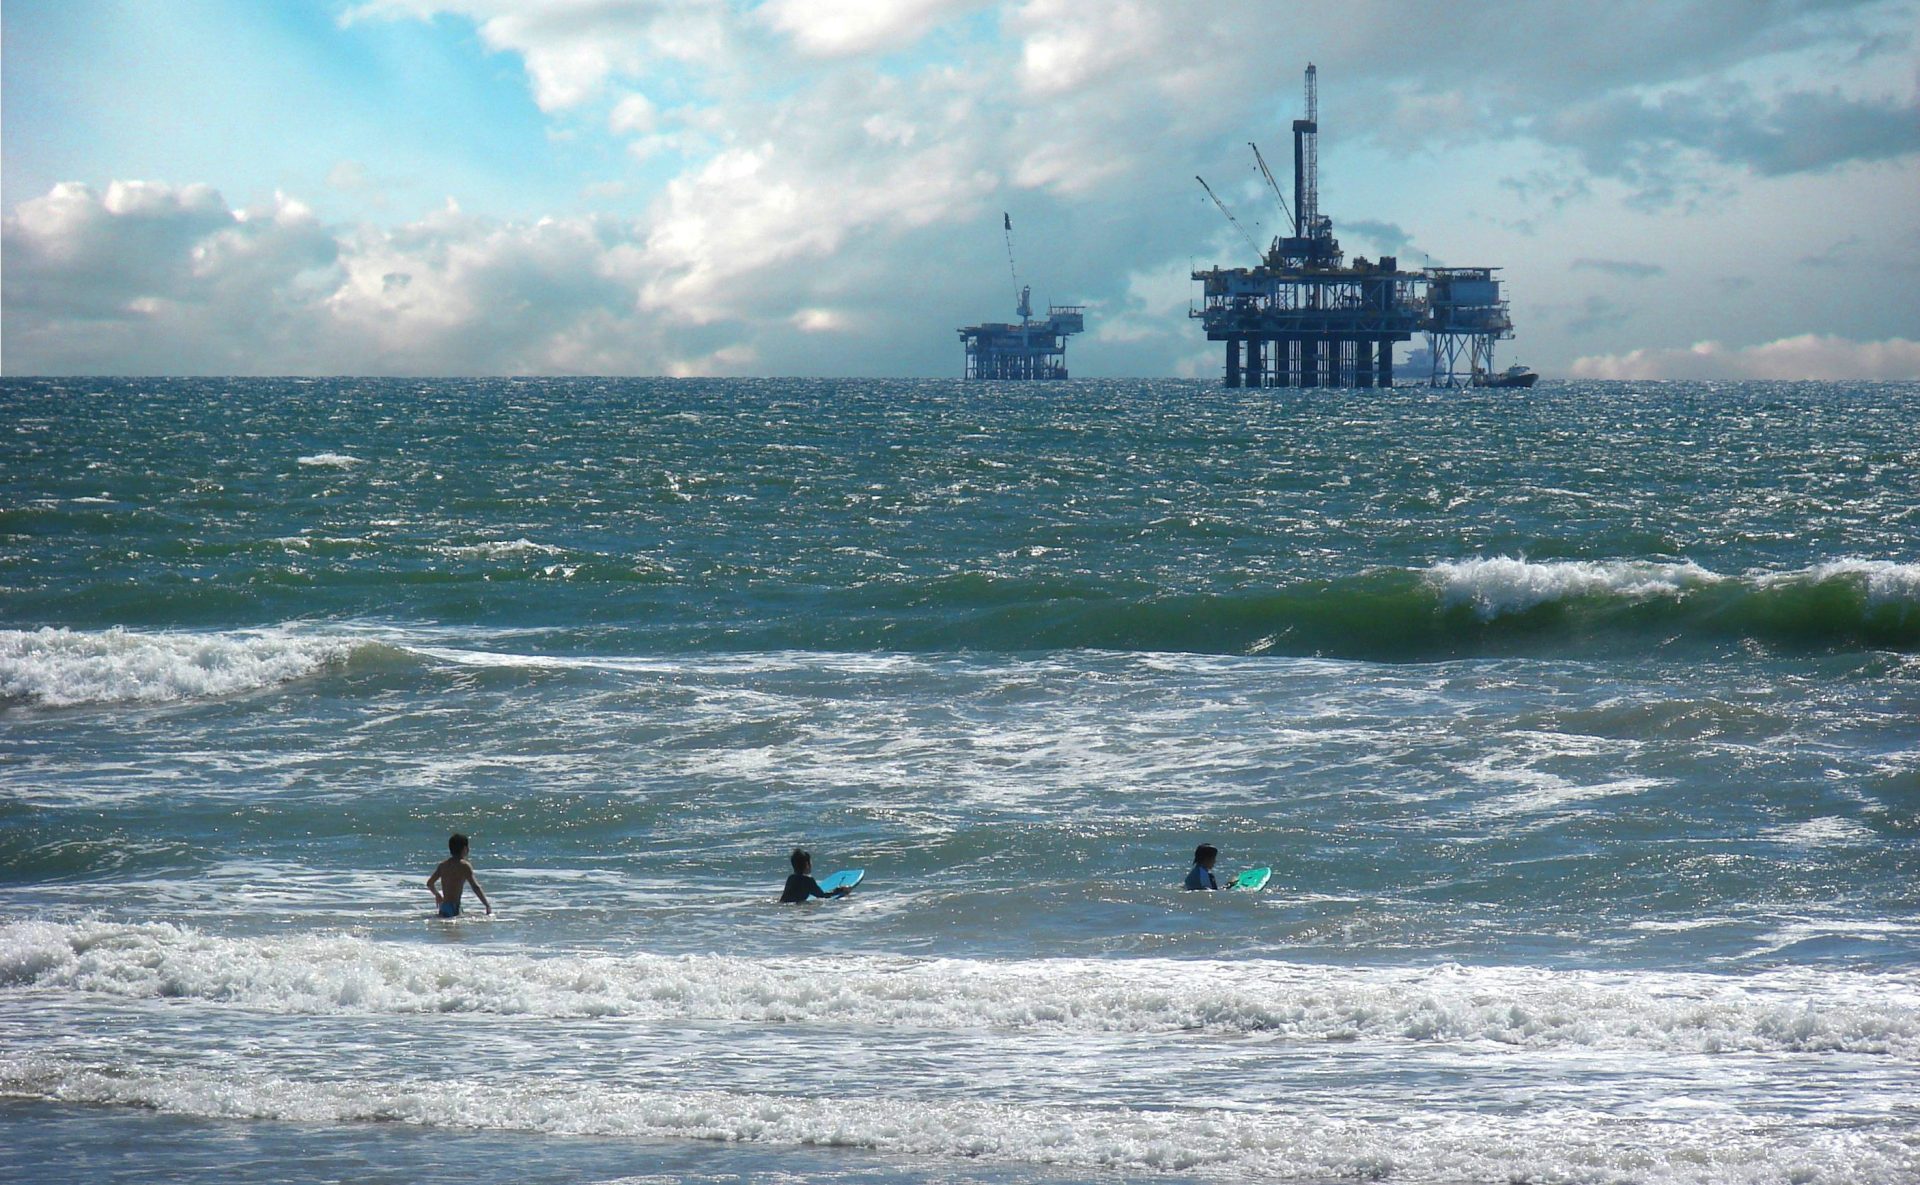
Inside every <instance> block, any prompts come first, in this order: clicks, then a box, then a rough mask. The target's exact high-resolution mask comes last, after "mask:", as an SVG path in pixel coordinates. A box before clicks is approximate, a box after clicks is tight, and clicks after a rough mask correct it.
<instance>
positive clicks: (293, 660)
mask: <svg viewBox="0 0 1920 1185" xmlns="http://www.w3.org/2000/svg"><path fill="white" fill-rule="evenodd" d="M351 649H352V647H351V645H350V644H349V643H348V642H346V641H343V640H340V639H333V638H321V637H312V636H306V635H300V634H295V633H292V632H289V631H286V630H260V631H241V632H230V633H212V634H194V633H172V632H160V633H145V632H136V631H133V630H126V629H120V628H117V627H116V628H114V629H108V630H100V631H84V630H70V629H60V628H43V629H37V630H0V703H6V702H15V703H22V702H24V703H34V704H41V705H44V706H46V707H72V706H75V705H79V704H120V703H163V702H167V701H172V700H190V699H206V698H213V697H217V696H224V695H235V694H240V693H243V692H248V691H256V690H259V689H261V688H264V687H273V686H277V685H279V684H282V683H289V682H292V681H293V680H296V679H301V678H305V677H306V676H308V675H311V674H313V673H315V672H316V671H319V670H321V669H322V668H325V667H327V666H330V665H334V664H337V663H341V662H344V661H345V660H346V659H347V657H348V655H349V653H350V651H351Z"/></svg>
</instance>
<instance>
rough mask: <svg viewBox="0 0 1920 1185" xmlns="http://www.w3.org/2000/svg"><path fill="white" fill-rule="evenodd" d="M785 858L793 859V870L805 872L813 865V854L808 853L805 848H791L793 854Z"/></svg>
mask: <svg viewBox="0 0 1920 1185" xmlns="http://www.w3.org/2000/svg"><path fill="white" fill-rule="evenodd" d="M787 859H789V860H791V861H793V870H794V871H795V872H805V871H806V870H807V869H809V868H811V867H812V866H813V856H812V855H811V854H809V853H808V851H807V849H805V848H795V849H793V855H791V856H789V857H787Z"/></svg>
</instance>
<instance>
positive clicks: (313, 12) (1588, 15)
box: [0, 0, 1920, 379]
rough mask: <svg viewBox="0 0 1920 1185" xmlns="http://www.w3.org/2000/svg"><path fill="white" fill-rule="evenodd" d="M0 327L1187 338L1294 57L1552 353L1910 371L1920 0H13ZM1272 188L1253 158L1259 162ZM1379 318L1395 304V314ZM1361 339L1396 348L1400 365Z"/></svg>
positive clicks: (1230, 248) (144, 339) (867, 342)
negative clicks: (1328, 1)
mask: <svg viewBox="0 0 1920 1185" xmlns="http://www.w3.org/2000/svg"><path fill="white" fill-rule="evenodd" d="M0 22H3V23H4V30H3V31H4V40H0V45H3V46H4V53H5V62H4V86H5V105H4V154H5V159H4V170H0V178H3V181H0V186H3V188H0V204H3V205H4V210H5V226H4V305H3V308H0V311H3V312H4V319H3V329H0V350H3V352H0V369H4V372H5V373H7V374H9V375H24V374H55V373H67V374H71V373H92V374H108V373H111V374H395V375H424V374H436V375H463V374H582V373H584V374H661V375H704V374H717V375H756V374H773V375H860V376H875V375H902V376H958V375H959V374H960V373H961V369H962V356H961V349H960V343H959V342H958V340H957V339H956V337H955V333H954V330H955V329H956V328H957V327H958V326H961V325H966V324H971V323H974V322H978V321H982V320H1005V319H1008V318H1009V317H1011V316H1012V315H1013V309H1014V301H1015V279H1014V276H1013V275H1010V273H1009V264H1008V259H1007V251H1006V244H1005V240H1004V237H1003V229H1002V227H1003V222H1002V215H1003V213H1005V214H1009V215H1010V216H1011V220H1012V225H1013V245H1014V252H1015V260H1014V263H1015V266H1016V268H1017V271H1018V282H1019V283H1022V284H1030V285H1031V286H1032V288H1033V292H1034V300H1035V305H1036V307H1037V308H1040V309H1044V306H1045V304H1046V303H1047V302H1049V301H1052V302H1056V303H1076V304H1085V305H1086V306H1087V332H1086V333H1085V334H1083V335H1081V336H1079V337H1076V338H1074V339H1073V340H1072V343H1071V345H1070V346H1069V349H1068V355H1067V361H1068V364H1069V366H1070V368H1071V369H1072V371H1073V373H1074V374H1075V375H1076V376H1081V377H1099V376H1113V375H1175V376H1195V377H1208V376H1213V375H1216V374H1217V373H1218V371H1219V367H1220V365H1221V357H1220V354H1219V350H1218V348H1217V347H1214V346H1210V345H1209V344H1208V343H1207V342H1206V341H1205V340H1204V335H1203V334H1202V332H1201V331H1200V329H1199V327H1198V325H1197V323H1196V322H1194V321H1192V320H1190V319H1189V318H1188V316H1187V311H1188V307H1189V301H1190V299H1192V297H1193V287H1194V286H1193V285H1192V284H1191V282H1190V280H1189V278H1188V276H1189V273H1190V271H1191V270H1192V269H1193V268H1194V267H1195V266H1200V267H1207V266H1211V265H1213V264H1221V265H1226V266H1235V265H1242V264H1247V263H1251V262H1252V259H1251V252H1250V251H1249V249H1248V247H1247V244H1246V242H1245V240H1244V239H1242V238H1241V236H1240V235H1238V234H1236V233H1235V232H1234V230H1233V228H1232V227H1231V226H1229V225H1228V223H1227V221H1226V220H1225V219H1224V218H1222V217H1221V216H1220V213H1219V212H1218V211H1217V210H1216V209H1215V208H1214V206H1213V205H1212V203H1211V202H1209V201H1208V200H1207V198H1206V196H1205V194H1203V193H1202V192H1201V191H1200V188H1199V186H1197V185H1196V184H1195V183H1194V180H1193V178H1194V175H1195V174H1196V173H1197V174H1200V175H1202V176H1205V177H1206V178H1207V180H1208V182H1209V183H1210V184H1211V185H1213V187H1214V188H1215V189H1216V190H1217V191H1218V192H1219V193H1220V195H1221V197H1222V198H1223V199H1224V200H1225V201H1226V202H1227V203H1228V204H1229V206H1231V207H1232V208H1233V210H1234V212H1235V214H1236V216H1237V217H1238V218H1239V220H1240V221H1241V223H1242V224H1243V225H1245V226H1246V228H1247V230H1248V231H1249V232H1250V233H1251V234H1252V235H1253V237H1254V238H1256V239H1257V240H1259V241H1260V242H1262V243H1264V242H1265V241H1266V240H1267V239H1268V238H1270V237H1271V236H1273V235H1274V234H1277V233H1281V232H1282V231H1283V229H1284V220H1283V217H1282V215H1281V212H1280V210H1279V208H1278V205H1277V203H1276V202H1275V201H1274V200H1273V197H1272V195H1271V193H1270V192H1269V191H1268V190H1267V188H1266V186H1265V183H1264V182H1263V181H1262V180H1261V179H1260V177H1259V175H1258V173H1257V172H1256V171H1255V168H1254V165H1253V158H1252V153H1251V152H1250V151H1249V149H1248V148H1247V142H1248V141H1250V140H1252V141H1257V142H1259V143H1260V145H1261V148H1262V150H1263V151H1264V152H1265V154H1266V156H1267V158H1268V160H1269V161H1270V162H1271V163H1272V164H1273V166H1274V168H1275V170H1276V172H1277V173H1278V174H1279V175H1280V178H1281V183H1282V185H1283V186H1284V185H1288V184H1289V183H1290V176H1289V174H1290V171H1291V161H1292V153H1291V141H1290V134H1289V131H1288V128H1289V125H1290V122H1291V121H1292V120H1293V119H1294V118H1296V117H1298V116H1299V115H1301V114H1302V112H1301V106H1302V98H1301V74H1302V71H1303V69H1304V68H1305V66H1306V64H1307V62H1309V61H1312V62H1314V63H1316V64H1317V66H1318V68H1319V70H1318V74H1319V82H1320V118H1321V129H1322V132H1321V155H1320V168H1321V203H1320V204H1321V210H1322V211H1323V212H1325V213H1327V214H1329V215H1331V216H1332V218H1333V219H1334V228H1335V233H1336V234H1337V235H1338V236H1339V237H1340V239H1341V241H1342V244H1343V246H1344V247H1345V248H1346V250H1347V252H1348V254H1349V255H1350V256H1351V255H1367V256H1369V257H1372V256H1377V255H1380V254H1383V253H1395V254H1397V255H1398V256H1399V258H1400V260H1401V263H1402V265H1403V266H1412V267H1419V266H1421V265H1423V264H1425V263H1429V262H1431V263H1433V264H1436V265H1438V264H1445V265H1449V266H1491V267H1498V268H1501V269H1503V271H1502V272H1501V273H1500V274H1501V276H1502V277H1503V279H1504V280H1505V281H1506V284H1507V289H1508V293H1507V294H1508V296H1509V298H1510V299H1511V301H1512V304H1513V316H1514V321H1515V324H1516V327H1517V330H1518V336H1517V339H1516V340H1515V341H1512V342H1505V343H1502V345H1501V347H1500V354H1499V362H1500V363H1501V364H1502V365H1504V364H1506V363H1508V362H1512V361H1522V362H1526V363H1528V364H1530V365H1532V366H1534V367H1535V368H1537V369H1539V370H1540V371H1541V372H1542V373H1543V374H1545V375H1547V376H1548V377H1583V378H1633V379H1644V378H1689V379H1714V378H1749V377H1752V378H1832V379H1837V378H1893V379H1901V378H1920V312H1916V302H1915V301H1914V299H1913V296H1912V294H1913V292H1914V291H1915V290H1916V289H1917V288H1920V201H1917V200H1916V197H1915V195H1916V194H1920V94H1917V93H1916V86H1917V85H1920V83H1917V81H1916V80H1917V79H1920V52H1917V51H1916V46H1915V42H1914V38H1915V35H1916V30H1920V3H1916V2H1915V0H1891V2H1886V0H1882V2H1873V3H1853V2H1846V0H1777V2H1771V3H1764V4H1760V3H1754V2H1753V0H1699V2H1695V3H1659V2H1652V0H1648V2H1640V3H1631V4H1617V5H1607V6H1603V7H1600V8H1595V7H1594V6H1592V5H1587V4H1572V3H1553V2H1543V3H1514V4H1501V3H1475V4H1470V5H1464V6H1461V5H1439V4H1428V3H1407V4H1396V3H1358V4H1346V5H1321V6H1313V7H1308V6H1295V5H1275V4H1272V3H1270V2H1266V3H1263V2H1258V0H1216V2H1212V3H1208V4H1205V5H1193V4H1188V3H1173V2H1167V3H1153V2H1147V0H1141V2H1133V3H1123V2H1114V3H1091V4H1090V3H1067V2H1065V0H1027V2H1024V3H1007V4H985V3H976V2H971V0H893V2H890V3H889V2H879V0H864V2H863V0H765V2H764V3H758V4H746V5H743V4H741V3H738V2H729V0H543V2H532V0H528V2H512V0H444V2H439V0H365V2H346V0H333V2H323V0H314V2H312V3H305V4H259V3H256V2H254V0H175V2H170V3H167V4H164V5H157V4H151V3H140V2H137V0H98V2H94V3H88V4H85V5H76V4H72V3H69V2H68V0H11V2H9V3H7V4H6V6H5V8H4V10H0ZM1288 196H1289V198H1290V197H1291V193H1289V195H1288ZM1420 344H1421V343H1420V342H1419V341H1417V340H1416V341H1415V342H1413V343H1411V345H1412V346H1413V347H1418V346H1419V345H1420ZM1403 373H1404V372H1403Z"/></svg>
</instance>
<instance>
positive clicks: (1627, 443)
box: [0, 380, 1920, 1182]
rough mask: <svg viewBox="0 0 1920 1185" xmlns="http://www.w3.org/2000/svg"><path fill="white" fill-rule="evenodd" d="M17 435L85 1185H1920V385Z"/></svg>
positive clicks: (144, 386) (742, 409)
mask: <svg viewBox="0 0 1920 1185" xmlns="http://www.w3.org/2000/svg"><path fill="white" fill-rule="evenodd" d="M0 402H3V403H4V406H5V408H6V410H7V412H8V421H9V422H10V424H11V428H10V429H8V430H7V431H6V433H5V434H4V435H0V474H3V478H0V491H4V500H0V705H4V706H0V1095H4V1096H6V1097H7V1098H8V1099H10V1100H11V1101H9V1102H7V1103H5V1104H4V1105H0V1129H4V1131H0V1147H6V1148H8V1149H9V1150H8V1151H6V1152H0V1167H4V1166H5V1164H6V1159H7V1158H11V1159H12V1160H13V1164H14V1168H15V1169H16V1170H24V1171H25V1173H26V1175H25V1176H23V1178H22V1179H28V1178H31V1179H52V1180H58V1179H71V1180H81V1179H87V1180H97V1179H99V1178H100V1176H101V1175H103V1174H105V1175H108V1176H109V1177H111V1175H112V1174H120V1175H125V1176H140V1175H149V1176H150V1175H156V1174H158V1175H171V1176H175V1177H187V1178H198V1179H214V1178H217V1177H219V1176H221V1175H222V1174H221V1173H220V1172H219V1171H217V1170H216V1168H215V1167H214V1166H216V1165H217V1164H219V1163H221V1160H220V1158H222V1157H231V1158H234V1159H233V1163H236V1164H237V1163H245V1164H248V1165H251V1166H254V1167H252V1168H251V1169H249V1173H250V1175H253V1176H255V1177H257V1178H258V1179H263V1180H264V1179H274V1180H287V1181H310V1180H321V1179H331V1178H332V1177H338V1176H342V1175H346V1176H354V1177H357V1178H368V1179H378V1178H376V1177H374V1176H373V1175H374V1174H378V1173H386V1174H388V1175H390V1176H392V1178H393V1179H396V1180H397V1179H401V1177H403V1176H407V1175H408V1174H410V1173H411V1174H414V1175H416V1176H417V1175H418V1174H419V1173H427V1174H428V1177H429V1179H432V1177H431V1173H432V1172H438V1171H441V1170H439V1169H437V1168H432V1167H431V1166H434V1165H438V1164H441V1163H443V1159H442V1153H441V1152H440V1151H436V1149H438V1148H439V1147H440V1146H441V1145H442V1144H443V1143H444V1145H445V1148H446V1149H447V1154H446V1155H447V1156H448V1157H451V1156H452V1155H454V1154H455V1153H464V1154H467V1155H470V1156H471V1157H472V1158H473V1159H474V1160H475V1162H476V1163H475V1164H473V1165H471V1166H469V1167H470V1168H471V1170H472V1173H473V1175H478V1176H479V1177H481V1178H482V1179H500V1180H506V1179H533V1180H538V1179H555V1180H559V1179H569V1180H585V1179H592V1180H616V1179H619V1180H624V1179H639V1180H648V1179H701V1178H702V1177H710V1178H712V1179H726V1178H728V1177H731V1176H754V1177H756V1178H762V1177H769V1176H772V1175H777V1174H783V1173H785V1174H790V1175H791V1176H792V1177H793V1179H806V1180H844V1181H862V1182H864V1181H921V1180H940V1181H946V1180H951V1181H982V1182H985V1181H1036V1182H1038V1181H1052V1180H1079V1179H1109V1178H1115V1177H1118V1178H1126V1179H1134V1178H1153V1179H1167V1180H1185V1179H1208V1180H1213V1179H1223V1178H1230V1177H1234V1176H1239V1177H1251V1178H1254V1179H1268V1180H1293V1181H1323V1180H1328V1179H1350V1178H1353V1177H1362V1178H1372V1179H1385V1180H1394V1181H1434V1182H1461V1181H1502V1182H1504V1181H1509V1180H1515V1179H1529V1180H1539V1181H1595V1182H1600V1181H1607V1182H1614V1181H1647V1182H1749V1181H1752V1182H1759V1181H1777V1180H1785V1179H1792V1180H1799V1181H1809V1182H1815V1181H1833V1182H1842V1181H1845V1182H1860V1181H1867V1182H1876V1181H1877V1182H1900V1181H1908V1180H1913V1179H1916V1178H1920V1108H1916V1107H1915V1105H1914V1104H1913V1103H1912V1102H1911V1100H1912V1099H1913V1098H1915V1097H1920V1069H1917V1068H1916V1067H1917V1066H1920V1058H1917V1056H1916V1055H1920V971H1917V968H1920V958H1917V957H1916V956H1917V955H1920V895H1916V889H1915V887H1914V886H1915V885H1916V883H1920V877H1917V876H1916V873H1920V847H1917V846H1916V834H1917V833H1920V554H1916V550H1917V544H1916V539H1920V483H1917V482H1916V478H1915V476H1914V475H1915V474H1916V473H1920V438H1915V437H1914V436H1913V434H1912V431H1911V425H1912V424H1913V423H1914V422H1916V418H1920V386H1916V385H1914V384H1872V385H1864V386H1837V385H1823V384H1732V385H1728V384H1720V385H1705V384H1649V385H1644V386H1635V385H1629V384H1584V385H1582V384H1550V385H1547V386H1543V387H1539V388H1535V389H1534V390H1532V391H1530V392H1525V393H1517V392H1464V393H1461V392H1455V393H1446V394H1436V393H1430V392H1426V391H1409V390H1399V391H1393V392H1369V393H1362V392H1319V393H1314V394H1312V395H1302V394H1301V393H1298V392H1273V391H1267V392H1258V391H1224V390H1217V389H1213V388H1208V387H1203V386H1197V385H1194V384H1188V383H1158V382H1156V383H1135V384H1117V383H1103V382H1079V383H1072V384H1067V385H1065V386H1044V387H1032V388H1022V387H1018V386H998V385H985V386H969V385H964V384H959V383H884V382H845V383H827V382H777V381H760V382H624V381H623V382H611V381H607V382H598V381H585V380H580V381H533V382H509V381H490V382H489V381H480V382H414V381H378V382H366V381H340V380H299V381H294V380H288V381H256V380H246V381H206V380H193V381H184V380H183V381H165V382H154V381H133V380H128V381H99V380H88V381H74V380H62V381H40V380H31V381H28V380H8V381H6V382H4V383H0ZM454 829H460V830H464V831H466V832H468V833H470V834H472V835H473V837H474V844H475V846H474V853H473V858H474V863H475V866H476V868H477V869H478V871H479V875H480V877H481V879H482V883H483V884H484V885H485V887H486V889H487V891H488V893H489V895H490V896H491V897H492V898H493V899H494V901H495V903H496V905H497V906H498V909H497V912H496V913H495V914H494V916H493V917H491V918H485V917H475V916H471V915H472V910H471V907H470V910H469V916H467V917H464V918H462V919H461V920H459V921H458V922H455V923H442V922H439V921H435V920H430V919H428V917H427V916H426V915H427V912H428V911H427V908H426V907H427V906H428V905H430V900H429V898H428V897H427V894H426V892H425V890H424V888H423V887H422V884H421V882H422V880H423V879H424V877H425V875H426V873H427V871H428V870H429V869H430V868H431V867H432V865H433V863H434V862H435V861H436V860H437V859H438V858H439V855H440V854H441V853H442V852H444V843H445V836H446V834H447V832H448V831H450V830H454ZM1203 840H1205V841H1211V842H1214V843H1217V844H1219V845H1220V846H1221V848H1222V850H1223V857H1222V861H1223V867H1224V868H1225V870H1227V871H1232V870H1236V869H1238V868H1240V867H1244V866H1251V865H1254V864H1265V865H1270V866H1272V867H1273V868H1274V877H1273V881H1272V883H1271V884H1270V885H1269V886H1268V888H1267V889H1266V890H1265V891H1264V892H1262V893H1260V894H1218V895H1214V894H1187V893H1182V892H1180V891H1179V890H1178V888H1177V885H1178V882H1179V879H1180V877H1181V875H1182V874H1183V873H1184V871H1185V868H1186V864H1187V861H1188V858H1189V855H1190V853H1191V851H1192V848H1193V846H1194V844H1196V843H1198V842H1201V841H1203ZM795 844H805V845H807V846H809V847H810V848H812V850H813V851H814V852H815V853H816V860H817V863H818V864H819V865H820V870H821V871H823V872H824V871H827V870H830V869H831V868H835V867H840V866H845V865H858V866H862V867H864V868H866V870H867V880H866V882H865V883H864V884H863V885H862V887H861V889H860V890H858V891H857V892H856V894H855V895H854V897H853V898H851V899H850V900H847V901H843V902H832V903H822V904H816V905H812V906H806V907H800V908H780V907H776V906H773V905H772V904H770V902H771V900H772V897H773V896H774V895H776V894H777V892H778V887H779V884H780V881H781V879H782V877H783V876H784V873H785V867H784V866H785V854H786V852H787V850H788V849H789V848H791V847H792V846H794V845H795ZM449 1066H458V1067H460V1070H459V1072H458V1073H457V1074H449V1073H448V1072H447V1071H446V1069H445V1068H446V1067H449ZM310 1147H313V1148H317V1147H326V1148H330V1149H334V1150H336V1151H335V1152H333V1153H329V1155H337V1156H340V1157H345V1158H348V1159H347V1160H340V1161H333V1160H308V1159H306V1158H305V1153H304V1151H302V1150H303V1149H307V1148H310ZM353 1158H358V1159H357V1160H354V1159H353ZM276 1162H280V1167H278V1168H272V1167H269V1166H271V1165H273V1164H274V1163H276ZM350 1162H351V1163H355V1164H358V1165H359V1166H361V1167H358V1168H343V1167H337V1166H338V1165H345V1164H348V1163H350ZM447 1163H450V1161H447ZM329 1166H334V1167H329ZM16 1175H17V1174H16ZM774 1179H777V1176H776V1177H774Z"/></svg>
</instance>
